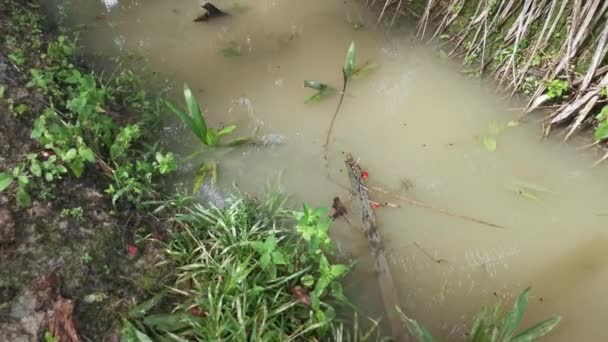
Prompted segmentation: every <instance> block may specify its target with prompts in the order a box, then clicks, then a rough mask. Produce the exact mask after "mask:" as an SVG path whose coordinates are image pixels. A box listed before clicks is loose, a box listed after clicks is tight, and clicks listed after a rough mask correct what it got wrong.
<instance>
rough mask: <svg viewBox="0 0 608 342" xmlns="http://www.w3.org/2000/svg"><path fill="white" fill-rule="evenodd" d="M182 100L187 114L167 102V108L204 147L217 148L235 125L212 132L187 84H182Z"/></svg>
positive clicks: (236, 141)
mask: <svg viewBox="0 0 608 342" xmlns="http://www.w3.org/2000/svg"><path fill="white" fill-rule="evenodd" d="M184 99H185V100H186V106H187V108H188V111H187V112H184V111H183V110H181V109H178V108H177V107H176V106H174V105H173V104H172V103H171V102H168V101H167V106H168V107H169V109H171V111H173V112H174V113H175V114H176V115H177V116H178V117H179V118H180V119H181V120H182V121H183V122H184V124H186V126H187V127H188V128H189V129H190V131H192V133H194V135H196V137H197V138H198V139H199V140H200V141H201V142H202V143H203V144H204V145H206V146H211V147H213V146H219V145H220V144H221V142H222V139H223V138H224V136H226V135H228V134H230V133H232V132H233V131H234V130H235V129H236V126H235V125H230V126H226V127H224V128H222V129H220V130H219V131H214V130H213V129H212V128H210V127H209V126H207V122H206V121H205V117H204V116H203V112H202V111H201V108H200V107H199V105H198V102H196V99H195V98H194V95H192V91H191V90H190V88H189V87H188V85H187V84H184ZM235 143H239V141H238V140H235V141H233V142H232V143H230V144H228V145H232V144H235Z"/></svg>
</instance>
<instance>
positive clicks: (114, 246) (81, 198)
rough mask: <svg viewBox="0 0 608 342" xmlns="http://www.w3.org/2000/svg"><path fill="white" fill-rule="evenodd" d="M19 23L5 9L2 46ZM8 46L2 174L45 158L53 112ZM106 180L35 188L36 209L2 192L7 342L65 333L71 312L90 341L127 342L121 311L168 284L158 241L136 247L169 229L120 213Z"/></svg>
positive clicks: (2, 311) (0, 257)
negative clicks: (37, 131)
mask: <svg viewBox="0 0 608 342" xmlns="http://www.w3.org/2000/svg"><path fill="white" fill-rule="evenodd" d="M10 20H11V14H10V13H9V11H8V6H7V5H5V4H3V3H0V41H2V42H4V38H5V37H4V33H5V32H6V31H5V29H6V25H9V23H10ZM48 38H49V39H53V34H52V33H50V34H49V36H48ZM5 45H6V44H1V45H0V87H4V89H5V92H4V96H3V97H2V98H0V171H10V170H11V169H12V168H13V167H15V166H16V165H18V163H19V162H20V161H22V160H24V158H25V156H26V155H27V154H28V153H40V152H41V151H42V148H41V146H38V145H37V143H36V142H35V141H34V140H32V139H30V138H29V137H30V133H31V127H32V123H33V120H34V118H35V117H36V115H37V114H38V113H40V111H41V110H42V109H43V107H44V98H42V96H41V95H40V94H38V93H36V92H35V91H34V90H32V89H31V88H28V87H27V86H26V85H27V82H28V79H27V73H26V72H25V71H19V70H17V68H16V67H15V65H13V63H12V62H11V61H10V59H9V58H8V55H9V53H10V52H9V51H7V48H6V46H5ZM31 57H34V58H35V56H31ZM21 103H23V104H25V105H27V108H28V110H27V112H26V113H24V114H20V115H17V114H15V113H14V112H13V111H12V110H11V104H12V105H13V106H16V105H18V104H21ZM105 182H106V180H105V179H104V176H103V175H102V173H101V172H100V170H96V169H94V168H90V169H88V170H87V172H86V174H85V176H83V177H82V178H78V179H76V178H74V177H72V176H65V177H64V179H62V180H60V181H54V182H52V183H47V184H48V185H46V186H44V187H40V188H37V189H35V190H33V191H32V193H31V195H32V199H33V203H32V206H31V207H29V208H21V207H19V206H18V205H17V204H16V201H15V185H12V186H11V187H9V188H8V189H6V190H5V191H3V192H1V193H0V265H1V266H0V341H35V340H39V339H42V336H43V335H44V333H45V332H46V331H47V330H49V329H50V330H51V331H55V333H56V334H58V333H61V332H56V331H57V328H56V327H55V328H53V326H52V325H53V324H55V325H56V319H57V317H56V316H58V315H60V313H59V312H57V310H63V311H64V312H63V314H64V318H63V319H64V321H65V320H69V321H72V319H73V322H63V323H62V324H63V325H62V326H65V324H68V325H69V324H72V323H75V328H76V330H77V333H78V335H79V336H80V337H81V338H82V340H92V341H118V340H119V335H118V331H119V329H120V324H119V323H120V315H121V313H124V312H125V310H127V309H128V308H129V307H130V306H131V305H132V303H133V302H134V300H135V299H136V298H138V297H139V296H144V295H146V293H147V292H148V291H152V290H154V289H155V288H156V287H157V286H158V282H157V279H156V277H157V273H156V272H157V271H156V270H155V269H154V268H153V267H152V266H151V265H153V264H154V263H156V262H157V261H158V260H157V258H158V252H157V250H158V248H157V247H158V246H157V245H158V244H155V243H152V242H148V243H142V242H138V244H139V247H138V248H136V249H135V250H134V249H133V247H132V246H135V244H136V242H135V240H136V239H137V238H138V237H141V236H144V235H145V234H147V233H148V232H150V231H152V230H163V229H164V227H163V225H162V224H161V223H159V222H158V221H156V220H153V219H152V217H149V216H146V215H145V214H143V213H141V212H139V211H137V210H135V209H133V208H116V207H113V206H112V204H111V201H110V200H109V199H108V198H107V196H105V194H104V193H103V189H104V188H105ZM74 209H76V210H74ZM129 246H131V249H129ZM128 251H130V253H129V252H128ZM133 251H135V253H134V252H133ZM49 277H50V278H52V279H54V280H53V281H48V279H49ZM41 284H42V285H41ZM41 293H42V294H41ZM73 305H75V306H74V309H73V312H69V311H70V310H72V309H71V308H72V306H73ZM58 308H59V309H58ZM66 310H67V311H66ZM66 317H67V318H66ZM53 329H54V330H53ZM68 330H69V329H68ZM60 340H62V339H60ZM72 340H73V339H72Z"/></svg>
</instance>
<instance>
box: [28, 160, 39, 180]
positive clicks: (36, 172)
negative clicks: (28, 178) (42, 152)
mask: <svg viewBox="0 0 608 342" xmlns="http://www.w3.org/2000/svg"><path fill="white" fill-rule="evenodd" d="M30 172H31V173H32V174H33V175H34V176H36V177H40V176H42V168H41V167H40V164H39V163H38V162H37V161H33V162H32V165H31V166H30Z"/></svg>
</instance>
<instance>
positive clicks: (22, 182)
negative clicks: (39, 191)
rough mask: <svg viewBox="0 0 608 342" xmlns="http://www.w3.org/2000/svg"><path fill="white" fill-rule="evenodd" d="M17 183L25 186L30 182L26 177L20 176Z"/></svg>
mask: <svg viewBox="0 0 608 342" xmlns="http://www.w3.org/2000/svg"><path fill="white" fill-rule="evenodd" d="M17 182H18V183H19V185H21V186H24V185H27V184H28V183H29V182H30V180H29V179H28V178H27V177H26V176H25V175H18V176H17Z"/></svg>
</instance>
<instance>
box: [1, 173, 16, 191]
mask: <svg viewBox="0 0 608 342" xmlns="http://www.w3.org/2000/svg"><path fill="white" fill-rule="evenodd" d="M11 183H13V175H12V174H10V173H9V172H0V192H2V191H4V190H6V188H8V187H9V186H10V185H11Z"/></svg>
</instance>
